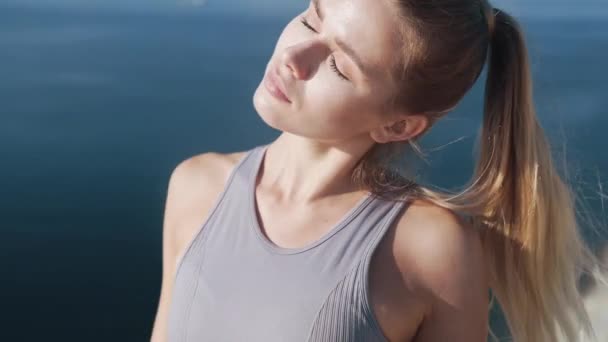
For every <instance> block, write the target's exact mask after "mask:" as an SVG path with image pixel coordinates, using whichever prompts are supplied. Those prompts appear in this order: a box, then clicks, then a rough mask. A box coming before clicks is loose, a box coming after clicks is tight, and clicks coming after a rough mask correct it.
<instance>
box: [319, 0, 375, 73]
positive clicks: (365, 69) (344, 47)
mask: <svg viewBox="0 0 608 342" xmlns="http://www.w3.org/2000/svg"><path fill="white" fill-rule="evenodd" d="M312 4H313V6H314V8H315V12H317V16H318V17H319V19H321V22H322V21H323V19H324V18H325V13H324V12H322V11H321V5H320V0H312ZM335 41H336V45H338V46H339V47H340V49H342V51H344V53H346V54H347V55H348V56H349V57H350V58H351V59H352V60H353V61H354V62H355V64H356V65H357V67H358V68H359V70H361V71H362V72H363V73H364V74H368V75H371V71H372V70H371V69H370V68H368V67H367V66H366V65H365V64H364V63H363V60H361V58H360V57H359V56H358V55H357V54H356V53H355V50H353V49H352V48H351V47H350V46H349V45H348V44H346V43H345V42H344V41H342V40H341V39H340V38H338V37H336V38H335Z"/></svg>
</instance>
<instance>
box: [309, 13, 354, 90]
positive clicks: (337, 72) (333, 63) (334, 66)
mask: <svg viewBox="0 0 608 342" xmlns="http://www.w3.org/2000/svg"><path fill="white" fill-rule="evenodd" d="M300 22H301V23H302V25H304V26H305V27H306V28H307V29H309V30H310V31H312V32H315V33H318V32H317V31H316V30H315V29H314V28H313V27H312V26H310V24H309V23H308V21H307V20H306V18H304V17H302V18H300ZM329 65H330V67H331V69H332V70H333V71H334V72H335V73H336V75H338V76H339V77H340V78H342V79H344V80H346V81H348V80H349V79H348V78H347V77H346V76H344V74H343V73H342V72H340V70H339V69H338V66H337V65H336V58H335V57H334V56H333V55H332V56H331V59H330V63H329Z"/></svg>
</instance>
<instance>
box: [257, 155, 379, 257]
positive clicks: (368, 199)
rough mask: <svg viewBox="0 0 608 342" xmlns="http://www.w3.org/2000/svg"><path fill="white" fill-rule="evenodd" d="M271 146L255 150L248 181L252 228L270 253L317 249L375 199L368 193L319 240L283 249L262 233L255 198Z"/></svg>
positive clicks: (301, 251) (296, 252)
mask: <svg viewBox="0 0 608 342" xmlns="http://www.w3.org/2000/svg"><path fill="white" fill-rule="evenodd" d="M269 145H270V144H266V145H262V146H258V147H257V148H255V149H254V151H253V152H254V160H253V167H252V168H251V172H250V174H249V177H248V179H247V185H248V197H249V199H248V202H249V208H248V211H249V219H250V226H251V228H252V229H253V230H254V234H255V236H256V237H257V238H258V240H259V241H260V243H261V244H262V245H263V246H264V248H265V249H267V250H268V251H269V252H271V253H274V254H299V253H303V252H306V251H309V250H312V249H314V248H315V247H318V246H320V245H321V244H323V243H324V242H325V241H327V240H329V239H330V238H331V237H332V236H334V235H335V234H336V233H338V232H339V231H340V230H342V229H343V228H344V227H346V226H348V224H349V223H350V222H351V221H352V220H353V219H354V218H355V217H357V216H358V215H359V213H360V212H361V211H363V209H364V208H365V207H366V206H367V205H368V204H369V203H370V202H371V201H372V200H373V198H374V196H373V193H371V192H369V191H366V194H365V195H364V196H363V198H361V199H360V200H359V201H357V203H356V204H355V206H354V207H352V208H351V209H350V210H349V211H348V212H347V213H346V214H345V215H343V216H342V217H341V218H340V219H339V220H338V222H337V223H334V225H333V226H332V228H330V229H329V230H328V231H327V232H326V233H325V234H324V235H323V236H321V237H320V238H319V239H317V240H315V241H312V242H310V243H308V244H307V245H305V246H302V247H295V248H288V247H281V246H279V245H277V244H275V243H274V242H272V241H271V240H270V239H268V238H267V237H266V235H264V233H262V228H261V226H260V223H259V220H258V216H257V203H256V198H255V194H256V192H255V191H256V180H257V178H258V175H259V171H260V169H261V166H262V162H263V161H264V157H265V156H266V150H267V149H268V146H269Z"/></svg>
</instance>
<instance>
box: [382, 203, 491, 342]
mask: <svg viewBox="0 0 608 342" xmlns="http://www.w3.org/2000/svg"><path fill="white" fill-rule="evenodd" d="M393 253H394V254H393V255H394V258H395V262H396V263H397V267H398V269H399V272H400V273H401V274H402V276H403V277H404V278H408V279H409V280H410V281H412V283H413V284H415V287H416V288H417V289H418V290H420V291H421V292H422V293H426V294H429V296H425V297H426V298H429V303H427V304H428V306H429V307H430V312H428V313H427V317H426V318H425V321H426V324H423V326H424V327H423V329H422V331H424V332H422V331H421V334H422V335H423V336H424V335H428V336H429V337H430V336H432V337H433V338H430V339H422V340H424V341H426V340H432V341H435V340H443V337H447V336H452V337H454V336H462V337H465V336H468V337H471V338H470V339H468V340H470V341H473V340H475V341H476V340H477V337H478V336H481V334H483V331H484V325H485V324H486V323H487V322H486V321H485V319H486V317H487V310H488V278H487V268H486V267H487V266H486V262H485V260H486V258H485V257H484V251H483V246H482V241H481V236H480V235H479V233H478V232H477V231H476V230H475V229H474V227H473V226H472V225H471V224H469V223H468V222H467V221H466V220H465V219H464V218H463V217H461V216H460V215H459V214H457V213H455V212H453V211H451V210H449V209H446V208H443V207H440V206H438V205H436V204H433V203H430V202H428V201H424V200H415V201H413V202H412V203H410V204H409V207H408V208H407V210H405V211H404V212H403V214H402V215H401V216H400V217H399V218H398V220H397V222H396V226H395V235H394V240H393ZM474 336H475V337H474ZM440 337H441V338H440ZM454 340H458V341H460V340H461V339H458V338H456V339H454Z"/></svg>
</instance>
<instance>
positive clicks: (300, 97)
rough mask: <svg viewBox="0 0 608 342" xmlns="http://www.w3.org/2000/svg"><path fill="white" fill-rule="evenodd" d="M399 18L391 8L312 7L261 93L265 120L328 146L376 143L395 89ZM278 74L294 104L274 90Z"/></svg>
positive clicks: (322, 2) (336, 1)
mask: <svg viewBox="0 0 608 342" xmlns="http://www.w3.org/2000/svg"><path fill="white" fill-rule="evenodd" d="M315 4H316V6H315ZM316 8H319V10H320V12H321V13H320V14H321V17H319V15H318V13H317V10H316ZM392 13H393V12H392V8H391V7H389V3H388V1H379V0H311V2H310V5H309V7H308V8H307V9H306V11H304V12H303V13H301V14H300V15H298V16H297V17H295V18H294V19H293V20H291V21H290V22H289V23H288V24H287V26H286V27H285V29H284V30H283V32H282V33H281V36H280V37H279V39H278V41H277V44H276V47H275V49H274V52H273V54H272V56H271V58H270V61H269V62H268V64H267V66H266V71H265V75H264V79H263V80H262V82H261V83H260V84H259V86H258V88H257V89H256V91H255V94H254V96H253V102H254V106H255V108H256V110H257V112H258V113H259V115H260V116H261V117H262V119H263V120H264V121H265V122H266V123H267V124H268V125H270V126H271V127H273V128H275V129H278V130H281V131H285V132H289V133H292V134H295V135H299V136H304V137H308V138H312V139H316V140H324V141H335V140H344V139H351V138H356V137H360V136H366V135H367V136H369V132H370V131H371V130H373V129H377V128H378V127H379V126H381V125H382V124H383V123H386V113H383V112H382V110H383V106H384V105H385V104H386V103H387V101H388V100H389V98H390V96H391V95H392V94H393V92H394V89H395V87H394V85H393V84H392V82H391V78H390V75H389V70H390V66H391V65H392V63H394V59H395V58H396V57H397V55H396V53H397V51H398V50H397V44H396V41H397V40H396V37H397V35H396V33H395V30H394V29H395V28H396V27H397V26H396V21H395V18H394V16H393V14H392ZM321 18H322V19H321ZM348 47H350V49H349V48H348ZM349 50H352V51H349ZM351 54H354V56H352V55H351ZM359 64H360V66H359ZM273 71H275V72H276V73H277V74H278V79H279V80H282V83H283V86H282V88H284V92H285V95H286V96H287V98H288V101H285V100H281V99H279V98H277V97H275V96H274V95H273V94H272V92H271V91H269V90H268V88H267V87H266V82H267V80H268V78H269V74H270V73H272V72H273Z"/></svg>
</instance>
